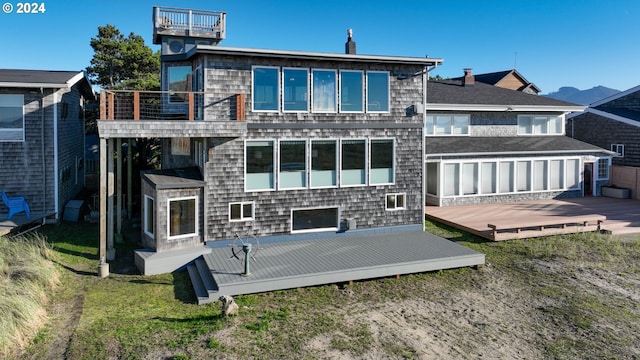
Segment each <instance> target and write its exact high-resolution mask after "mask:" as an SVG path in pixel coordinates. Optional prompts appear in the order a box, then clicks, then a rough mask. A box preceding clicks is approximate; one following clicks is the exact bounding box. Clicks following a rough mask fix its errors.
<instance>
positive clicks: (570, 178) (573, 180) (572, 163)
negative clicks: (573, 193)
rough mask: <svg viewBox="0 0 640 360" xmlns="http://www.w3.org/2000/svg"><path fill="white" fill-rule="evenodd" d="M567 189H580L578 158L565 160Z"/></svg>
mask: <svg viewBox="0 0 640 360" xmlns="http://www.w3.org/2000/svg"><path fill="white" fill-rule="evenodd" d="M567 189H570V190H576V189H580V160H579V159H568V160H567Z"/></svg>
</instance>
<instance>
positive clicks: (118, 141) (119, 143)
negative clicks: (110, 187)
mask: <svg viewBox="0 0 640 360" xmlns="http://www.w3.org/2000/svg"><path fill="white" fill-rule="evenodd" d="M115 152H116V160H117V163H116V211H115V212H116V229H117V234H118V235H119V236H118V241H121V239H122V236H121V235H122V139H120V138H117V139H116V151H115Z"/></svg>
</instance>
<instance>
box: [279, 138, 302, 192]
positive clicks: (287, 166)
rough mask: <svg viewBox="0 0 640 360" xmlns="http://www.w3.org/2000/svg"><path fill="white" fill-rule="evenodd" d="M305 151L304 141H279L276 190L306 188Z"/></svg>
mask: <svg viewBox="0 0 640 360" xmlns="http://www.w3.org/2000/svg"><path fill="white" fill-rule="evenodd" d="M306 149H307V143H306V141H304V140H294V141H280V173H279V177H278V188H280V189H300V188H305V187H306V186H307V164H306V158H307V152H306Z"/></svg>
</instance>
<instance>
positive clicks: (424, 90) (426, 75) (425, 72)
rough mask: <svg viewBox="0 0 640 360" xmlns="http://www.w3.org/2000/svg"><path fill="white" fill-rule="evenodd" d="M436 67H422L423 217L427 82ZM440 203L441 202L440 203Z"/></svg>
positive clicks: (425, 202)
mask: <svg viewBox="0 0 640 360" xmlns="http://www.w3.org/2000/svg"><path fill="white" fill-rule="evenodd" d="M437 67H438V63H437V62H436V63H435V65H434V66H433V67H432V68H430V69H429V68H427V67H426V66H425V67H424V70H423V71H422V103H423V104H424V107H423V108H424V110H423V111H422V212H423V216H422V218H423V219H424V212H425V209H426V206H427V137H426V134H425V130H426V124H427V88H428V86H427V82H428V81H429V72H430V71H431V70H435V68H437ZM440 205H442V204H440ZM423 228H424V221H423Z"/></svg>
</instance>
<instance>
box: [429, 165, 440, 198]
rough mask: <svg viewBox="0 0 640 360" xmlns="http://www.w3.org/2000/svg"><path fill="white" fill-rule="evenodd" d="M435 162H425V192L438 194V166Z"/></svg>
mask: <svg viewBox="0 0 640 360" xmlns="http://www.w3.org/2000/svg"><path fill="white" fill-rule="evenodd" d="M439 165H440V164H439V163H437V162H430V163H427V194H429V195H438V166H439Z"/></svg>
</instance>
